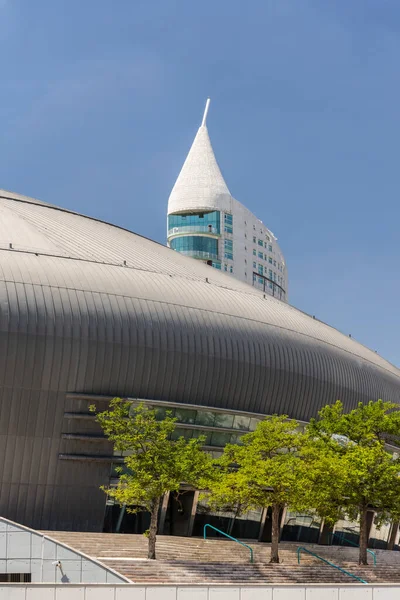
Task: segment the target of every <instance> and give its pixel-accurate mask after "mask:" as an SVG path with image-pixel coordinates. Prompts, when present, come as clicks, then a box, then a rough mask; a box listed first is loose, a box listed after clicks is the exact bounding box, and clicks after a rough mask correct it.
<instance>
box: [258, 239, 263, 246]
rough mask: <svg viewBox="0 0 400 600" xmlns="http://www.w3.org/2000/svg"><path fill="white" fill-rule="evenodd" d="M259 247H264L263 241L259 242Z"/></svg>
mask: <svg viewBox="0 0 400 600" xmlns="http://www.w3.org/2000/svg"><path fill="white" fill-rule="evenodd" d="M258 245H259V246H261V248H263V247H264V242H263V241H262V240H258Z"/></svg>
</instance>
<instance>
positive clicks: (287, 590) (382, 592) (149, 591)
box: [0, 583, 400, 600]
mask: <svg viewBox="0 0 400 600" xmlns="http://www.w3.org/2000/svg"><path fill="white" fill-rule="evenodd" d="M399 597H400V586H398V585H397V586H392V585H376V586H375V585H374V586H372V585H371V586H367V585H362V586H358V585H351V586H349V585H348V586H337V585H331V586H329V585H327V586H316V585H314V586H307V587H304V586H272V587H266V586H259V587H250V586H243V587H239V586H215V585H214V586H206V585H205V586H197V587H195V586H139V585H130V584H127V585H124V586H118V585H113V586H112V585H104V586H102V585H66V586H62V585H53V586H52V585H43V584H37V585H29V584H25V585H21V584H13V583H10V584H7V585H6V584H3V586H2V587H0V598H1V599H2V600H3V599H4V600H398V598H399Z"/></svg>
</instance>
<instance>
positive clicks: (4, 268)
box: [0, 193, 400, 530]
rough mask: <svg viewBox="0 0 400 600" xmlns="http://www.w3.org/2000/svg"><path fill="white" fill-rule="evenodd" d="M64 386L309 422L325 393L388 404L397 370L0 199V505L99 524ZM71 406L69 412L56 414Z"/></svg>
mask: <svg viewBox="0 0 400 600" xmlns="http://www.w3.org/2000/svg"><path fill="white" fill-rule="evenodd" d="M2 195H3V197H1V196H2ZM10 243H11V244H12V248H11V249H10V248H9V244H10ZM124 261H125V262H126V264H124ZM67 393H78V394H96V395H100V396H101V395H104V396H113V395H121V396H131V397H139V398H149V399H157V400H163V401H171V402H183V403H188V404H197V405H202V406H210V407H211V406H214V407H218V408H229V409H236V410H244V411H249V412H254V413H262V414H271V413H274V412H277V413H284V414H288V415H289V416H291V417H294V418H297V419H300V420H303V421H307V420H309V419H310V417H312V416H313V415H315V414H316V413H317V411H318V409H319V408H320V407H322V406H324V405H325V404H327V403H329V402H334V401H335V400H337V399H338V398H340V399H341V400H343V402H344V403H345V406H346V408H351V407H353V406H355V405H356V403H357V402H358V401H363V402H365V401H368V400H371V399H373V400H375V399H378V398H383V399H385V400H392V401H394V402H397V403H400V372H399V370H398V369H397V368H396V367H394V366H393V365H391V364H390V363H388V362H387V361H385V360H384V359H382V358H381V357H380V356H379V355H377V354H376V353H374V352H372V351H370V350H368V349H367V348H365V347H364V346H362V345H360V344H358V343H357V342H355V341H354V340H352V339H349V338H348V337H347V336H344V335H342V334H340V333H339V332H338V331H336V330H335V329H333V328H331V327H329V326H327V325H325V324H323V323H321V322H319V321H318V320H316V319H313V318H311V317H309V316H307V315H305V314H304V313H302V312H300V311H298V310H296V309H294V308H293V307H291V306H288V305H287V304H284V303H281V302H279V301H278V300H275V299H273V298H271V297H268V296H267V297H265V298H264V296H263V294H262V293H261V292H258V291H257V290H255V289H254V288H251V287H249V286H247V285H246V284H243V283H241V282H239V281H236V280H234V279H233V278H231V277H229V276H228V275H224V274H223V273H219V272H217V271H216V270H214V269H211V268H210V267H207V266H206V265H203V264H200V263H198V262H196V261H194V260H191V259H188V258H185V257H183V256H182V255H180V254H177V253H175V252H173V251H172V250H169V249H167V248H165V247H163V246H160V245H159V244H156V243H154V242H151V241H150V240H147V239H144V238H141V237H140V236H137V235H135V234H132V233H130V232H127V231H125V230H122V229H119V228H117V227H113V226H111V225H109V224H106V223H102V222H99V221H96V220H94V219H90V218H87V217H82V216H79V215H76V214H73V213H70V212H68V211H64V210H61V209H57V208H56V207H52V206H46V205H42V204H39V203H34V202H30V201H29V199H26V198H24V197H17V198H16V199H13V197H12V195H11V194H9V193H7V194H5V193H3V194H2V193H0V411H1V412H0V451H1V456H2V457H3V460H2V461H0V514H2V515H3V516H6V517H8V518H11V519H14V520H16V521H19V522H21V523H24V524H26V525H30V526H33V527H36V528H46V529H57V528H58V529H77V530H79V529H81V530H85V529H86V530H98V529H100V528H101V526H102V520H103V513H104V505H105V502H104V495H103V493H102V492H100V491H99V486H100V485H101V484H106V483H107V482H108V478H109V474H110V464H109V462H107V460H105V457H106V456H109V455H110V453H111V448H110V446H109V444H108V443H107V442H105V441H104V440H101V439H98V436H97V435H96V434H97V433H98V431H97V429H96V426H95V425H94V424H93V422H92V421H90V420H89V419H87V418H85V415H86V413H87V410H88V401H87V400H85V399H82V400H76V399H71V397H70V398H68V397H67ZM77 412H78V413H79V412H81V413H82V415H83V416H82V419H79V417H78V418H76V417H75V418H73V419H72V418H71V417H69V416H68V415H71V413H77ZM62 434H72V435H64V436H63V435H62ZM74 434H79V435H75V437H74ZM90 436H92V438H90ZM60 455H62V456H67V455H78V456H83V457H84V456H88V457H89V456H90V457H91V459H90V461H89V460H88V461H85V460H73V461H69V460H60ZM96 457H97V458H98V459H97V460H96Z"/></svg>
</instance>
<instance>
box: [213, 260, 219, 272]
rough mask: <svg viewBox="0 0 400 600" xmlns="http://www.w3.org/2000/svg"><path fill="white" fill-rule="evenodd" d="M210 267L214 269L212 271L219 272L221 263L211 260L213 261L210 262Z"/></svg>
mask: <svg viewBox="0 0 400 600" xmlns="http://www.w3.org/2000/svg"><path fill="white" fill-rule="evenodd" d="M212 266H213V267H214V269H219V270H221V263H220V262H218V261H217V260H215V261H214V260H213V261H212Z"/></svg>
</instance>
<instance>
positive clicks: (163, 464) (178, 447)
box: [91, 398, 213, 559]
mask: <svg viewBox="0 0 400 600" xmlns="http://www.w3.org/2000/svg"><path fill="white" fill-rule="evenodd" d="M91 409H92V410H93V411H95V407H91ZM96 418H97V420H98V422H99V423H100V425H101V427H102V428H103V430H104V433H105V435H106V436H107V437H108V438H109V440H110V441H112V442H113V443H114V447H115V449H116V450H118V451H120V452H122V453H124V454H125V456H124V463H125V467H126V469H125V470H126V472H123V469H120V472H121V475H120V478H119V482H118V485H117V487H109V488H106V489H104V491H105V492H106V493H107V494H108V495H109V496H110V497H112V498H115V500H117V501H118V502H119V503H120V504H125V505H126V506H127V507H128V510H130V511H132V512H137V511H138V510H147V511H149V512H150V515H151V521H150V529H149V532H148V535H149V558H151V559H154V558H155V556H156V553H155V544H156V533H157V524H158V510H159V507H160V502H161V499H162V496H163V495H164V494H165V493H166V492H179V489H180V487H181V484H182V483H186V484H187V485H189V486H193V487H194V488H198V489H202V488H203V487H205V486H207V485H208V478H209V477H210V476H211V474H212V470H213V467H212V458H211V457H210V456H209V455H208V454H206V453H205V452H203V451H202V449H201V446H202V444H203V443H204V438H202V437H199V438H195V439H189V440H186V439H185V438H183V437H180V438H178V439H177V440H173V439H171V434H172V433H173V431H174V430H175V422H176V419H174V418H172V417H171V416H170V414H168V412H167V415H166V417H165V418H164V419H163V420H158V419H157V415H156V411H155V410H153V409H149V408H147V407H145V406H144V405H143V404H139V405H138V406H136V407H135V406H133V405H132V403H131V402H128V401H126V400H121V398H114V399H113V400H112V401H111V403H110V406H109V409H108V410H105V411H103V412H99V413H97V415H96Z"/></svg>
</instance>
